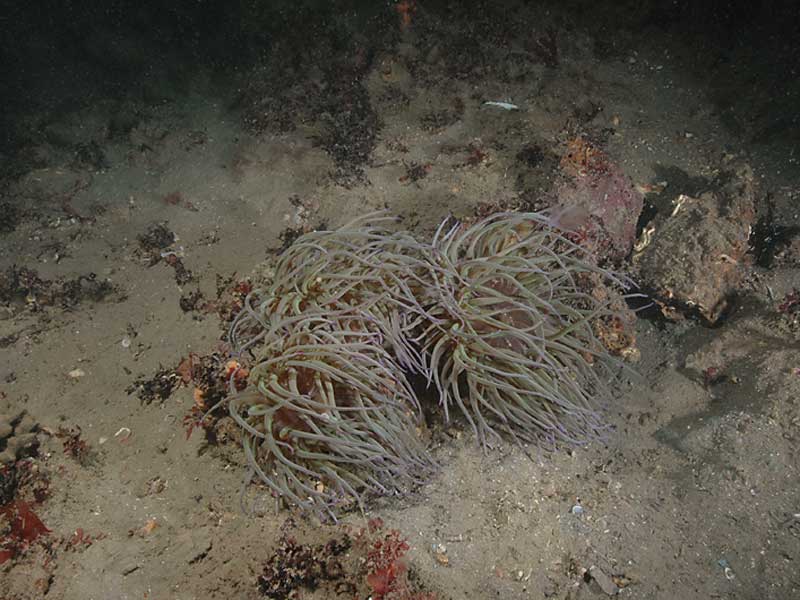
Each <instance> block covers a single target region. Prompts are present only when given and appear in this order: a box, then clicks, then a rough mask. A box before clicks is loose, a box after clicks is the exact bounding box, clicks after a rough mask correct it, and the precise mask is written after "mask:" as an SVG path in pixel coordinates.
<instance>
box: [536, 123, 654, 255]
mask: <svg viewBox="0 0 800 600" xmlns="http://www.w3.org/2000/svg"><path fill="white" fill-rule="evenodd" d="M560 167H561V171H562V173H563V175H564V178H563V179H562V180H561V181H560V182H559V183H558V184H557V185H556V188H555V195H556V204H555V206H554V207H553V209H552V214H553V220H554V225H556V226H558V227H560V228H562V229H565V230H567V231H569V232H572V234H574V239H575V240H576V241H578V242H580V243H581V244H583V245H586V246H587V247H590V248H591V249H592V250H593V252H594V253H595V255H596V256H597V258H598V260H599V261H600V262H601V263H606V262H612V263H619V262H620V261H622V260H623V259H624V258H626V257H627V256H628V254H630V251H631V249H632V248H633V243H634V241H635V239H636V224H637V222H638V220H639V215H640V214H641V212H642V208H643V206H644V198H643V197H642V195H641V194H640V193H639V192H638V191H637V190H636V188H635V186H634V185H633V182H632V181H631V180H630V178H628V176H627V175H626V174H625V172H624V171H623V170H622V168H621V167H620V166H619V165H617V164H615V163H614V162H612V161H611V159H610V158H609V157H608V156H607V155H606V154H605V153H604V152H603V151H602V150H600V149H599V148H598V147H596V146H595V145H593V144H591V143H590V142H588V141H587V140H585V139H583V138H576V139H574V140H573V141H571V142H570V143H569V144H568V146H567V151H566V153H565V155H564V156H563V157H562V159H561V163H560Z"/></svg>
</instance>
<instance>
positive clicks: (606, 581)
mask: <svg viewBox="0 0 800 600" xmlns="http://www.w3.org/2000/svg"><path fill="white" fill-rule="evenodd" d="M588 575H589V577H591V578H592V579H594V580H595V581H596V582H597V585H598V586H600V589H601V590H603V593H604V594H607V595H609V596H616V595H617V594H619V587H617V584H616V583H614V580H613V579H611V578H610V577H609V576H608V575H606V574H605V573H603V571H601V570H600V567H598V566H596V565H592V566H591V567H589V571H588Z"/></svg>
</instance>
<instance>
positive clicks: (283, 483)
mask: <svg viewBox="0 0 800 600" xmlns="http://www.w3.org/2000/svg"><path fill="white" fill-rule="evenodd" d="M395 222H396V221H395V220H394V219H391V218H388V217H385V216H380V215H368V216H366V217H364V218H361V219H359V220H357V221H355V222H353V223H350V224H348V225H346V226H344V227H342V228H341V229H338V230H335V231H318V232H312V233H309V234H306V235H304V236H302V237H300V238H299V239H298V240H296V241H295V243H294V244H293V245H292V246H291V247H290V248H289V249H288V250H287V251H286V252H285V253H284V254H283V255H281V256H280V258H279V260H278V263H277V266H276V268H275V273H274V276H273V277H272V281H271V283H270V284H269V285H268V286H265V287H264V288H263V289H257V290H254V291H253V292H252V293H251V294H250V295H249V296H248V298H247V300H246V302H245V306H244V309H243V310H242V312H241V313H240V314H239V316H238V318H237V319H236V320H235V321H234V323H233V325H232V327H231V331H230V340H231V343H232V346H233V348H234V349H235V352H236V354H237V356H238V357H239V358H240V359H241V360H243V361H244V362H246V363H247V364H248V365H249V366H250V371H249V384H248V386H247V387H246V388H245V389H244V390H243V391H237V386H235V385H232V386H231V397H230V398H229V400H228V408H229V411H230V414H231V415H232V417H233V418H234V419H235V421H236V422H237V423H238V424H239V426H240V427H241V429H242V432H243V446H244V451H245V454H246V456H247V460H248V464H249V466H250V477H253V476H254V475H257V476H258V478H259V479H260V480H261V481H262V482H263V483H264V484H266V485H267V486H268V487H269V488H270V489H271V490H272V492H273V493H274V494H275V495H276V496H277V497H279V498H282V499H284V500H286V501H288V502H289V503H291V504H294V505H296V506H298V507H301V508H304V509H311V510H315V511H317V512H327V513H328V514H329V515H331V516H333V515H334V513H335V511H336V509H337V508H340V507H342V506H347V505H352V504H356V503H357V504H358V505H360V506H362V508H363V500H364V498H365V496H367V495H370V494H378V495H386V494H397V493H401V492H403V491H405V490H407V489H408V488H409V487H411V486H413V485H414V484H415V483H418V482H420V481H422V480H424V479H425V477H426V476H427V475H428V474H429V473H430V472H431V470H432V469H433V461H432V459H431V458H430V456H429V454H428V452H427V449H426V447H425V442H424V440H423V436H422V434H421V432H422V430H423V428H422V425H423V422H422V412H421V409H420V403H419V401H418V399H417V397H416V394H415V392H414V389H413V387H412V386H411V385H410V383H409V380H408V376H410V375H416V376H421V377H422V378H424V379H425V380H427V382H428V384H429V386H431V387H433V388H435V390H436V391H437V392H438V395H439V400H440V404H441V407H442V409H443V412H444V415H445V418H449V414H450V412H451V411H452V409H453V407H456V408H457V409H458V410H459V411H460V412H461V414H462V415H463V417H464V418H465V419H466V421H467V422H468V423H469V424H470V426H471V427H472V429H473V430H474V432H475V433H476V435H477V437H478V439H479V440H480V442H481V443H482V444H483V445H488V444H490V443H491V442H492V441H494V440H495V439H497V438H499V437H500V433H501V432H505V433H507V434H508V435H509V436H510V437H512V438H513V439H516V440H517V441H525V442H536V441H540V440H544V441H546V442H548V443H550V444H559V443H567V444H581V443H585V442H587V441H589V440H591V439H594V438H596V437H597V436H598V435H599V434H600V432H601V431H602V429H603V424H602V422H601V419H600V418H599V416H598V414H597V412H596V411H595V409H594V408H593V405H594V403H593V402H591V396H593V395H601V396H602V395H603V394H605V393H606V383H607V381H608V379H609V375H610V372H611V370H612V369H613V368H614V365H615V361H614V359H613V358H612V357H611V356H610V355H609V353H608V351H607V350H606V348H605V347H604V345H603V344H602V342H601V341H600V340H599V339H598V338H597V336H596V335H595V333H594V331H595V330H594V328H593V323H596V322H598V321H599V320H602V319H607V318H614V317H615V313H616V309H615V306H614V303H613V302H612V300H610V298H611V297H613V294H609V293H607V290H608V289H613V288H616V289H620V288H624V287H625V282H624V280H622V279H620V278H619V277H617V276H615V275H614V274H612V273H611V272H609V271H606V270H604V269H601V268H600V267H598V266H597V265H596V264H595V263H594V262H593V260H592V257H591V255H590V254H589V253H588V252H587V251H586V250H585V249H584V248H582V247H581V246H579V245H578V244H576V243H573V242H572V241H570V240H569V239H568V238H567V237H566V236H565V235H563V233H562V232H560V231H558V230H556V229H555V228H553V227H552V225H551V222H552V221H551V220H550V219H548V218H547V217H546V216H544V215H542V214H538V213H499V214H496V215H493V216H491V217H488V218H486V219H484V220H481V221H479V222H477V223H475V224H473V225H471V226H464V225H462V224H460V223H451V222H449V221H446V222H445V223H443V224H442V225H441V226H440V227H439V229H438V231H437V232H436V235H435V236H434V238H433V240H432V241H431V242H428V243H423V242H419V241H418V240H417V239H416V238H415V237H414V236H413V235H412V234H411V233H409V232H405V231H396V230H393V229H392V228H391V226H392V225H394V224H395ZM601 288H602V289H603V290H605V292H604V293H600V294H598V293H597V290H598V289H601ZM239 387H240V386H239Z"/></svg>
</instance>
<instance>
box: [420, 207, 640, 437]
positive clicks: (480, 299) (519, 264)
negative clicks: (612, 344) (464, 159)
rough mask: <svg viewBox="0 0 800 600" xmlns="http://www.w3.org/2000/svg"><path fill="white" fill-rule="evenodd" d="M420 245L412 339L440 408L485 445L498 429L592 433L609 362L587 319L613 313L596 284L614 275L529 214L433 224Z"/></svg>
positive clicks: (521, 433) (617, 281)
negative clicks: (422, 275)
mask: <svg viewBox="0 0 800 600" xmlns="http://www.w3.org/2000/svg"><path fill="white" fill-rule="evenodd" d="M429 255H430V257H431V269H430V274H431V279H432V280H433V282H434V286H433V290H435V291H433V292H432V293H431V292H429V297H428V299H427V300H426V301H425V302H426V303H427V304H428V308H427V310H428V312H429V313H430V315H431V316H432V317H433V320H432V321H431V323H430V324H429V325H428V326H427V327H426V328H425V329H424V330H422V332H421V333H420V334H419V335H418V336H417V338H416V339H417V341H418V342H419V343H420V344H421V345H422V346H423V348H424V350H425V353H426V355H427V357H428V374H429V377H430V378H431V379H432V381H433V382H435V385H436V389H437V390H438V392H439V395H440V399H441V404H442V406H443V408H444V412H445V416H446V417H447V416H449V412H450V407H451V406H452V405H455V406H457V407H458V408H459V409H460V410H461V412H462V413H463V415H464V416H465V418H466V420H467V421H468V422H469V424H470V425H471V426H472V429H473V430H474V431H475V433H476V435H477V436H478V438H479V440H480V442H481V443H482V444H483V445H484V446H486V445H488V444H490V443H491V441H492V440H497V439H498V438H499V437H500V436H499V434H498V431H497V429H500V430H503V431H505V432H506V433H508V434H509V435H510V436H511V437H513V438H515V439H517V440H524V441H529V442H536V441H540V440H546V441H549V442H552V443H568V444H583V443H585V442H587V441H590V440H592V439H596V438H597V437H598V436H599V435H600V434H601V433H602V432H603V430H604V429H605V426H604V424H603V422H602V419H601V418H600V416H599V415H598V413H597V411H596V409H595V406H596V405H597V403H596V402H595V401H593V397H594V396H597V397H600V398H603V397H606V395H607V387H606V382H607V381H608V379H609V377H610V376H612V371H613V370H614V369H615V367H616V365H617V362H616V361H615V360H614V359H613V358H612V357H611V356H610V355H609V353H608V351H607V350H606V348H604V347H603V344H602V343H601V342H600V340H598V338H597V337H596V336H595V334H594V332H593V328H592V323H593V322H594V321H595V320H597V319H600V318H602V317H605V316H608V315H611V314H614V309H613V308H612V306H611V300H610V298H611V296H610V295H609V294H607V293H605V291H606V287H605V286H613V287H615V288H620V287H624V285H625V281H624V280H623V279H622V278H620V277H618V276H616V275H614V274H613V273H611V272H609V271H606V270H603V269H601V268H599V267H597V266H596V265H595V264H594V262H593V261H592V258H591V256H589V255H588V253H587V252H586V251H585V250H584V249H583V248H582V247H581V246H579V245H577V244H575V243H573V242H571V241H570V240H568V239H567V238H566V237H565V236H564V235H562V233H561V232H559V231H558V230H556V229H554V228H553V227H552V226H551V225H550V219H548V218H547V217H546V216H545V215H542V214H538V213H500V214H496V215H493V216H491V217H489V218H487V219H484V220H482V221H480V222H478V223H475V224H474V225H472V226H470V227H463V226H460V225H456V226H454V227H452V228H451V229H450V230H449V231H448V232H447V233H445V226H444V224H443V226H442V227H440V229H439V232H438V233H437V235H436V237H435V239H434V241H433V244H432V246H431V251H430V254H429ZM598 290H602V291H603V292H604V293H597V292H598Z"/></svg>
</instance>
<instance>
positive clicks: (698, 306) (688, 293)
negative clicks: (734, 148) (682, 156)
mask: <svg viewBox="0 0 800 600" xmlns="http://www.w3.org/2000/svg"><path fill="white" fill-rule="evenodd" d="M755 196H756V188H755V182H754V177H753V172H752V170H751V169H750V167H749V166H748V165H741V166H738V167H737V168H734V169H732V170H730V171H728V172H725V173H723V174H722V175H721V176H720V178H719V179H718V180H717V186H716V189H715V190H712V191H707V192H704V193H703V194H700V195H699V196H698V197H697V198H692V197H689V196H685V195H680V196H678V197H677V198H676V199H675V200H673V207H672V211H671V213H670V214H666V215H662V216H661V217H660V218H658V219H656V220H655V222H653V223H651V224H650V225H651V226H653V227H655V231H654V232H653V233H652V237H651V240H650V243H649V244H647V245H646V246H644V248H643V249H641V251H640V252H639V253H638V254H636V255H634V264H635V266H636V268H637V270H638V272H639V281H640V282H641V285H642V287H643V288H644V289H646V290H648V291H649V292H650V293H651V294H652V296H653V298H654V300H655V301H656V302H657V303H658V304H659V305H660V306H661V309H662V312H663V313H664V314H665V315H666V316H667V317H669V318H672V319H680V318H682V317H683V316H684V315H685V314H687V313H689V314H691V313H698V314H700V315H702V316H703V317H704V318H705V319H706V320H707V321H709V322H710V323H714V322H715V321H717V320H718V319H719V317H720V315H721V314H722V313H723V312H724V310H725V308H726V307H727V306H728V300H729V297H730V295H731V293H732V292H734V291H735V290H736V289H737V287H738V286H739V285H740V283H741V281H742V278H743V276H744V268H743V261H744V259H745V253H746V252H747V250H748V247H749V246H748V240H749V238H750V231H751V227H752V225H753V222H754V220H755ZM640 244H641V242H640Z"/></svg>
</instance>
